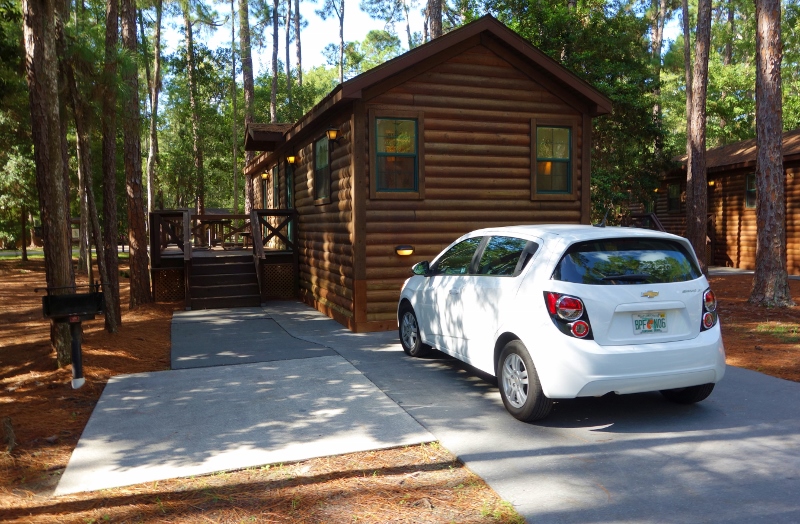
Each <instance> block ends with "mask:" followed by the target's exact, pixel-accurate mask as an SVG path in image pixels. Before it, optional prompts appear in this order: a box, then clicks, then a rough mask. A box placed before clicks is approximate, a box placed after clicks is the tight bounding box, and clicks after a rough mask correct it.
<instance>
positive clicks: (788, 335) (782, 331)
mask: <svg viewBox="0 0 800 524" xmlns="http://www.w3.org/2000/svg"><path fill="white" fill-rule="evenodd" d="M756 331H757V332H758V333H766V334H768V335H772V336H773V337H775V338H778V339H780V340H781V341H783V342H789V343H792V344H797V343H800V324H796V323H793V322H792V323H787V322H762V323H761V324H758V325H757V326H756Z"/></svg>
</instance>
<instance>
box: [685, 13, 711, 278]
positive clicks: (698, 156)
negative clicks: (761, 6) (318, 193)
mask: <svg viewBox="0 0 800 524" xmlns="http://www.w3.org/2000/svg"><path fill="white" fill-rule="evenodd" d="M696 38H697V41H696V42H695V54H694V72H693V74H692V112H691V118H690V119H689V135H688V140H687V142H688V149H689V158H688V161H687V166H686V238H688V239H689V242H691V243H692V247H694V251H695V253H697V257H698V258H699V259H700V266H701V267H702V269H703V272H704V273H705V272H706V271H707V268H706V256H705V255H706V238H707V237H708V225H707V223H708V217H707V216H706V215H707V209H708V201H707V200H708V189H707V186H706V94H707V90H708V53H709V48H710V46H711V0H699V1H698V5H697V33H696Z"/></svg>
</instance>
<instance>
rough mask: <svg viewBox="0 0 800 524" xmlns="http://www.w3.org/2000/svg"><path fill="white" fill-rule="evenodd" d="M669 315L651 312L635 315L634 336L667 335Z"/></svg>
mask: <svg viewBox="0 0 800 524" xmlns="http://www.w3.org/2000/svg"><path fill="white" fill-rule="evenodd" d="M666 332H667V314H666V313H664V312H663V311H649V312H647V313H636V314H634V315H633V334H634V335H644V334H647V333H666Z"/></svg>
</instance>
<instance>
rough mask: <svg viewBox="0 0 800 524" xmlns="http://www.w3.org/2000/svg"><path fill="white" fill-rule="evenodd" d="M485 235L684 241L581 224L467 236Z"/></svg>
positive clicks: (500, 229) (483, 231)
mask: <svg viewBox="0 0 800 524" xmlns="http://www.w3.org/2000/svg"><path fill="white" fill-rule="evenodd" d="M486 235H503V236H518V237H523V238H529V237H538V238H541V239H542V240H544V241H548V240H561V241H562V242H565V243H567V244H572V243H574V242H581V241H584V240H596V239H600V238H626V237H628V238H630V237H639V238H642V237H649V238H654V237H655V238H668V239H672V240H680V241H685V239H684V238H683V237H679V236H677V235H673V234H670V233H664V232H661V231H654V230H652V229H640V228H635V227H619V226H607V227H597V226H589V225H583V224H530V225H519V226H505V227H489V228H484V229H478V230H476V231H473V232H471V233H469V234H468V235H467V236H486Z"/></svg>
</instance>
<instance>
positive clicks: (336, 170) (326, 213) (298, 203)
mask: <svg viewBox="0 0 800 524" xmlns="http://www.w3.org/2000/svg"><path fill="white" fill-rule="evenodd" d="M328 123H330V124H332V125H334V126H336V127H338V128H339V130H340V132H341V138H340V140H339V142H338V143H335V144H332V147H333V149H332V151H331V198H330V200H331V201H330V203H329V204H323V205H315V204H314V164H313V162H314V154H313V147H314V141H315V140H317V139H318V138H319V137H321V136H323V134H324V133H325V129H326V128H327V124H328ZM352 136H353V133H352V130H351V129H350V120H349V115H344V116H343V117H341V118H339V119H336V120H333V121H330V122H326V125H325V128H320V129H319V132H318V133H316V134H312V135H311V137H310V138H309V139H308V140H304V141H303V145H302V147H300V148H299V149H297V150H296V151H295V154H296V157H297V160H296V164H295V166H294V203H295V208H296V209H297V211H298V213H299V219H298V221H299V223H298V227H297V249H298V254H299V258H300V268H299V269H300V275H299V277H300V278H299V280H300V296H301V298H302V299H303V301H305V302H306V303H308V304H310V305H312V306H314V307H316V308H317V309H319V310H320V311H323V312H325V313H326V314H328V315H329V316H331V317H333V318H335V319H336V320H338V321H339V322H342V323H343V324H345V325H348V326H351V327H352V318H353V231H352V229H353V227H352V226H353V225H352V195H351V188H352V185H353V184H352V173H351V168H350V165H351V154H352ZM281 171H282V173H281V174H282V175H283V176H282V179H281V183H282V184H285V181H286V179H285V173H283V169H282V170H281ZM281 187H285V186H283V185H282V186H281Z"/></svg>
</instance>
